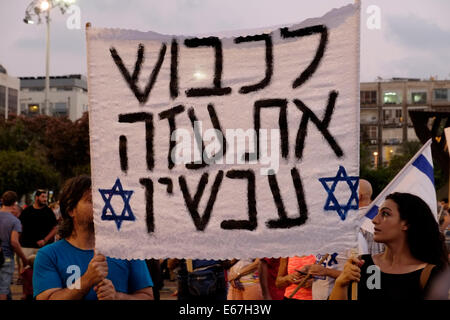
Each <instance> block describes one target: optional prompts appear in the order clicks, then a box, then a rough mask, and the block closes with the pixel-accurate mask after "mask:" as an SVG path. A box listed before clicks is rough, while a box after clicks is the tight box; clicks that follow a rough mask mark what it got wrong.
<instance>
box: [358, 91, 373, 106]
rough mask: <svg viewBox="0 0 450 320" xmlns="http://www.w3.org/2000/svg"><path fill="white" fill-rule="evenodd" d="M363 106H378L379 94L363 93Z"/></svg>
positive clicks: (361, 94) (361, 95)
mask: <svg viewBox="0 0 450 320" xmlns="http://www.w3.org/2000/svg"><path fill="white" fill-rule="evenodd" d="M360 97H361V104H363V105H364V104H376V103H377V92H376V91H361V92H360Z"/></svg>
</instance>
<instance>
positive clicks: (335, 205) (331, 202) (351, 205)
mask: <svg viewBox="0 0 450 320" xmlns="http://www.w3.org/2000/svg"><path fill="white" fill-rule="evenodd" d="M319 181H320V182H321V183H322V185H323V187H324V188H325V191H326V192H327V193H328V198H327V200H326V203H325V207H324V210H328V211H336V212H337V213H338V214H339V217H340V218H341V220H342V221H344V220H345V218H346V217H347V212H348V211H349V210H352V209H353V210H357V209H358V192H357V190H358V183H359V178H358V177H349V176H348V175H347V172H346V171H345V168H344V167H343V166H339V170H338V172H337V174H336V176H335V177H327V178H320V179H319ZM340 181H343V182H346V183H347V184H348V186H349V188H350V191H351V193H352V194H351V195H350V198H349V199H348V201H347V203H346V204H345V205H342V204H340V203H339V202H338V201H337V199H336V197H335V196H334V191H335V189H336V186H337V184H338V182H340ZM330 182H331V186H330V185H328V183H330Z"/></svg>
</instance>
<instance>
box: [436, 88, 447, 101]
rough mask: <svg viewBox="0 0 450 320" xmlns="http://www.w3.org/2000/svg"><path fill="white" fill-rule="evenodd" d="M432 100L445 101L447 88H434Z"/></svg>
mask: <svg viewBox="0 0 450 320" xmlns="http://www.w3.org/2000/svg"><path fill="white" fill-rule="evenodd" d="M434 100H438V101H447V100H448V89H446V88H444V89H434Z"/></svg>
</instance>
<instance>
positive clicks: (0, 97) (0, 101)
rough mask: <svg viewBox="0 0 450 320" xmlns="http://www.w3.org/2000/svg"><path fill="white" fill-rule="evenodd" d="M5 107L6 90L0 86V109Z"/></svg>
mask: <svg viewBox="0 0 450 320" xmlns="http://www.w3.org/2000/svg"><path fill="white" fill-rule="evenodd" d="M5 107H6V88H5V87H4V86H0V108H5Z"/></svg>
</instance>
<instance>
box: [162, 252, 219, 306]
mask: <svg viewBox="0 0 450 320" xmlns="http://www.w3.org/2000/svg"><path fill="white" fill-rule="evenodd" d="M170 264H171V268H178V275H177V280H178V290H177V297H178V300H181V301H225V300H226V298H227V286H226V282H225V269H226V268H227V261H220V260H191V259H182V260H172V261H171V263H170ZM176 266H177V267H176Z"/></svg>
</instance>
